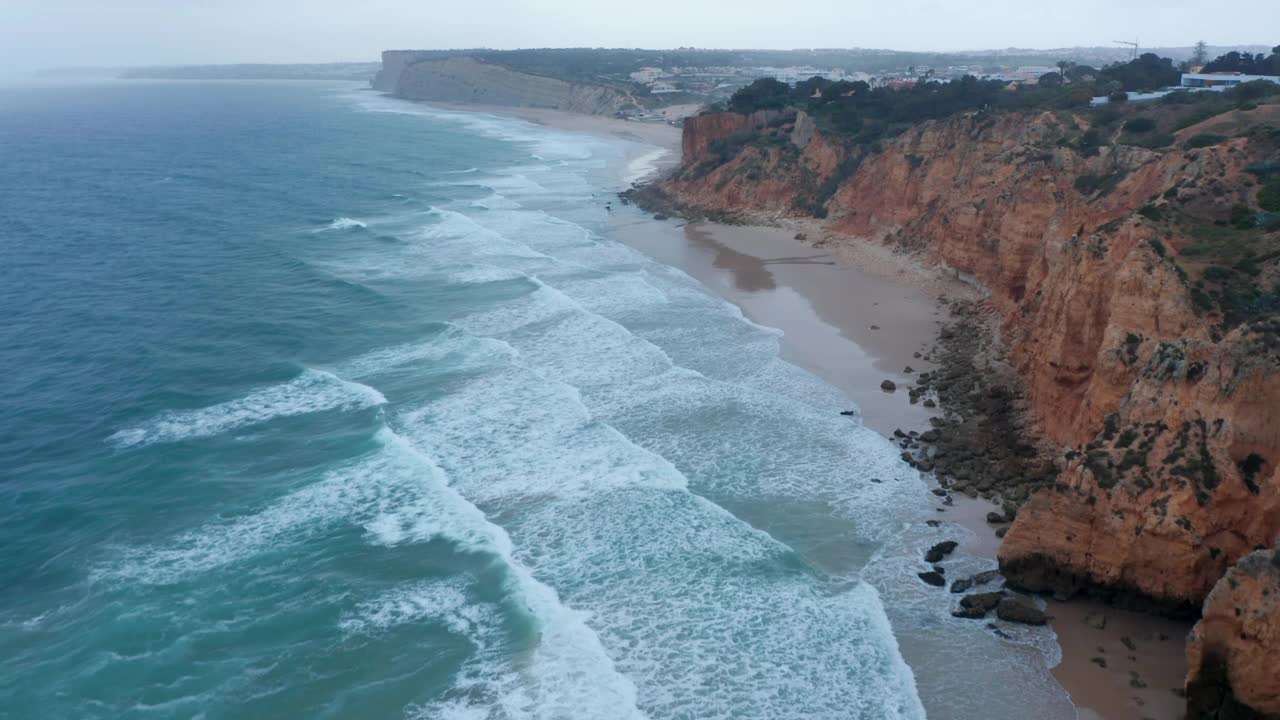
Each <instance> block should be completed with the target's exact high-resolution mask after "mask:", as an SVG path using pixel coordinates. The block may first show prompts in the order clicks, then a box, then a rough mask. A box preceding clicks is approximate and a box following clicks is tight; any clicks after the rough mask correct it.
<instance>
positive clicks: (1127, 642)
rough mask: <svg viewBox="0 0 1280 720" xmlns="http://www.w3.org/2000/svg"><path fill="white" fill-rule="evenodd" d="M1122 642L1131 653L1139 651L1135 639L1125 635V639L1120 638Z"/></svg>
mask: <svg viewBox="0 0 1280 720" xmlns="http://www.w3.org/2000/svg"><path fill="white" fill-rule="evenodd" d="M1120 642H1121V643H1123V644H1124V646H1125V647H1127V648H1129V651H1130V652H1137V651H1138V646H1137V644H1136V643H1134V642H1133V638H1131V637H1129V636H1128V635H1125V636H1124V637H1122V638H1120Z"/></svg>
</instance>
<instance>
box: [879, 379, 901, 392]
mask: <svg viewBox="0 0 1280 720" xmlns="http://www.w3.org/2000/svg"><path fill="white" fill-rule="evenodd" d="M880 389H881V390H884V391H885V392H893V391H894V390H897V389H898V384H897V383H895V382H894V381H892V380H885V381H884V382H882V383H880Z"/></svg>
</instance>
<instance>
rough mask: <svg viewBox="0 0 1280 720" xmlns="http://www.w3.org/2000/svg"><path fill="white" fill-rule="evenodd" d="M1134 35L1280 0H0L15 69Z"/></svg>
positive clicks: (1214, 32)
mask: <svg viewBox="0 0 1280 720" xmlns="http://www.w3.org/2000/svg"><path fill="white" fill-rule="evenodd" d="M1227 9H1229V12H1225V13H1222V12H1219V11H1221V10H1227ZM1135 37H1136V38H1138V39H1139V40H1140V41H1141V42H1142V44H1143V45H1146V46H1160V45H1165V46H1169V45H1190V44H1192V43H1194V42H1195V41H1196V40H1199V39H1204V40H1206V41H1208V42H1209V43H1210V44H1212V45H1232V44H1265V45H1267V46H1268V47H1270V46H1272V45H1276V44H1280V0H1234V1H1233V2H1231V3H1230V4H1229V5H1228V6H1222V5H1216V4H1213V3H1206V2H1203V1H1202V0H1200V1H1196V2H1192V1H1191V0H1066V1H1065V2H1045V1H1044V0H966V1H963V2H939V1H938V0H906V1H905V2H904V1H900V0H639V1H637V0H631V1H630V2H607V1H605V2H599V1H596V0H447V1H446V0H0V63H3V67H4V68H5V69H8V70H11V71H12V70H25V69H34V68H41V67H56V66H63V67H65V66H76V65H112V66H114V65H151V64H183V63H226V62H325V61H340V60H376V59H377V57H378V53H379V51H381V50H383V49H387V48H457V47H478V46H485V47H500V48H510V47H566V46H573V47H580V46H609V47H661V48H670V47H678V46H689V45H692V46H697V47H759V48H802V47H875V48H894V49H903V50H959V49H979V48H1002V47H1011V46H1017V47H1066V46H1075V45H1110V44H1111V41H1113V40H1117V39H1127V38H1135Z"/></svg>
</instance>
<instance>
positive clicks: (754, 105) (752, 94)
mask: <svg viewBox="0 0 1280 720" xmlns="http://www.w3.org/2000/svg"><path fill="white" fill-rule="evenodd" d="M790 98H791V86H790V85H788V84H786V83H784V82H782V81H780V80H778V79H776V78H771V77H767V78H760V79H759V80H756V81H755V82H753V83H751V84H750V85H748V86H746V87H744V88H742V89H741V90H739V91H738V92H736V93H734V94H733V97H732V98H730V100H729V107H731V108H733V109H734V110H736V111H738V112H741V113H749V112H752V111H753V110H769V109H777V108H782V107H786V105H787V103H788V101H789V100H790Z"/></svg>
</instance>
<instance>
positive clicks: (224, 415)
mask: <svg viewBox="0 0 1280 720" xmlns="http://www.w3.org/2000/svg"><path fill="white" fill-rule="evenodd" d="M0 108H2V109H3V111H2V112H0V167H2V170H3V172H0V312H2V315H3V317H2V319H0V369H2V371H0V468H2V469H0V554H2V556H3V564H2V565H0V717H3V718H23V719H25V718H55V717H57V718H193V717H198V718H400V717H422V718H495V719H496V718H630V717H650V718H828V717H829V718H847V717H856V718H883V717H904V718H910V717H920V716H922V715H923V706H922V704H921V700H920V693H918V691H917V680H916V678H915V677H913V674H912V672H911V671H910V670H909V669H908V667H907V665H906V663H905V662H904V661H903V658H902V656H901V654H900V653H899V650H898V643H897V641H896V640H895V638H894V634H893V632H892V630H891V628H890V619H889V617H888V616H887V615H886V613H885V609H884V604H883V603H882V600H881V597H882V595H884V594H886V593H888V594H889V595H890V596H892V597H893V601H894V604H895V607H897V608H898V610H897V612H898V613H899V614H898V615H895V617H894V624H895V627H897V628H898V630H899V634H901V633H903V632H907V633H911V632H917V633H919V634H922V635H923V634H927V633H931V632H935V631H936V628H935V627H931V626H930V625H929V621H927V622H924V623H923V625H922V626H921V627H916V628H913V627H912V624H913V623H914V622H915V619H913V618H915V617H916V616H917V615H919V616H920V617H923V615H920V613H921V612H923V611H920V610H918V609H915V610H911V611H910V612H908V613H906V614H901V613H902V608H904V607H909V608H916V605H914V604H912V603H915V602H916V600H913V598H915V597H916V594H918V593H919V589H918V588H917V587H916V586H915V585H914V584H912V585H901V587H899V586H898V585H895V583H897V582H898V581H897V579H896V578H899V577H902V575H903V573H901V572H898V571H897V570H896V569H894V563H895V562H898V560H895V559H894V558H892V557H888V556H887V555H886V550H885V548H886V547H887V545H886V543H887V542H888V541H889V540H890V539H892V538H897V537H899V536H900V534H901V532H902V527H903V526H904V523H907V522H915V521H918V520H919V519H920V518H921V517H924V513H926V512H927V511H928V507H927V503H926V500H925V492H924V485H923V483H922V482H921V481H920V479H919V478H918V477H917V476H916V475H915V473H914V471H912V470H910V469H909V468H907V467H905V466H904V465H902V463H901V462H900V461H899V460H898V459H897V455H896V453H895V452H894V448H893V446H892V445H891V444H889V443H887V442H886V441H884V440H883V439H882V438H880V437H878V436H876V435H875V434H874V433H872V432H870V431H868V430H866V429H864V428H862V427H861V426H859V425H858V424H857V423H856V422H854V423H851V422H850V421H849V420H848V419H847V418H842V417H840V416H839V415H838V412H837V411H838V410H841V409H844V408H845V407H847V401H846V400H844V399H843V398H842V397H840V396H839V393H838V392H836V391H835V390H834V389H832V388H830V387H829V386H826V385H824V384H822V383H821V382H819V381H817V380H816V379H814V378H813V377H812V376H810V375H808V374H807V373H804V372H803V371H800V370H799V369H797V368H795V367H792V366H790V365H788V364H786V363H784V362H782V361H781V360H779V359H778V343H779V338H778V335H777V333H776V332H774V331H771V330H769V329H767V328H762V327H759V326H757V325H754V324H752V323H750V322H748V321H746V320H745V319H743V318H742V316H741V314H740V313H738V312H737V311H736V310H735V309H734V308H732V307H731V306H729V305H727V304H726V303H724V302H723V301H721V300H719V299H718V298H715V297H713V296H712V295H710V294H709V293H708V292H707V291H705V290H704V289H703V288H701V287H700V286H699V285H698V284H697V283H696V282H694V281H693V280H692V279H690V278H689V277H687V276H686V275H684V274H683V273H680V272H678V271H676V270H674V269H671V268H668V267H665V266H662V265H659V264H657V263H655V262H653V261H651V260H649V259H647V258H645V257H644V256H642V255H641V254H639V253H638V252H636V251H634V250H632V249H630V248H627V247H625V246H622V245H620V244H618V243H615V242H613V241H611V240H609V239H608V237H607V236H608V229H609V223H610V213H609V212H607V211H606V210H605V208H604V202H605V200H606V198H607V197H608V195H609V194H610V193H612V192H614V191H616V190H617V189H618V188H619V187H620V186H621V185H623V184H624V182H625V181H624V180H623V179H620V175H621V174H623V173H622V170H621V168H624V167H625V165H626V163H627V160H628V158H631V157H634V156H635V154H636V148H633V147H628V146H627V145H626V144H625V143H622V142H616V141H605V140H596V139H590V138H585V137H582V136H574V135H567V134H561V133H557V132H554V131H550V130H545V129H540V128H536V127H534V126H530V125H527V124H525V123H522V122H520V121H515V120H508V119H500V118H496V117H489V116H482V115H468V114H457V113H446V112H440V111H433V110H429V109H426V108H423V107H420V106H412V105H408V104H404V103H399V102H397V101H393V100H389V99H385V98H380V97H377V96H375V95H373V94H372V93H369V92H363V91H360V90H359V89H357V88H355V87H352V86H340V85H325V84H303V83H299V84H290V83H262V84H253V83H210V84H184V83H138V84H104V85H83V86H74V87H68V86H63V87H50V88H30V87H29V88H21V89H0ZM873 477H874V478H877V479H883V480H884V482H877V483H872V482H871V478H873ZM915 524H916V525H920V526H922V524H921V523H918V522H915ZM928 539H929V538H924V539H922V540H920V542H926V541H927V540H928ZM904 552H907V554H911V553H915V549H910V550H909V551H904ZM906 556H907V555H903V557H906ZM912 557H915V558H918V555H912ZM902 562H906V561H905V560H903V561H902ZM914 562H918V560H914ZM868 563H871V565H868ZM876 568H880V569H879V570H876ZM886 578H888V579H886ZM868 579H874V582H868ZM913 582H914V581H913ZM877 586H878V589H879V592H877ZM895 588H897V589H895ZM920 602H924V601H920ZM930 602H932V601H930ZM912 613H916V615H912ZM930 617H932V616H930ZM975 632H976V631H975ZM1015 661H1016V659H1015ZM993 662H994V660H993ZM1016 662H1020V661H1016ZM917 675H921V673H920V672H919V670H918V671H917ZM1037 677H1038V676H1037ZM921 683H923V684H922V685H921V687H929V686H930V683H933V685H936V684H937V683H936V681H934V680H931V679H929V678H927V677H925V676H923V675H921ZM926 696H928V693H926ZM993 697H994V698H995V699H987V700H985V701H983V702H985V703H987V704H993V703H994V705H997V706H998V705H999V703H1000V702H1002V701H1004V700H1002V699H1001V698H1002V697H1003V696H1000V694H999V693H998V692H997V693H995V695H994V696H993ZM930 702H932V701H930ZM1009 702H1013V701H1012V700H1010V701H1009ZM1014 705H1016V703H1014Z"/></svg>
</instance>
